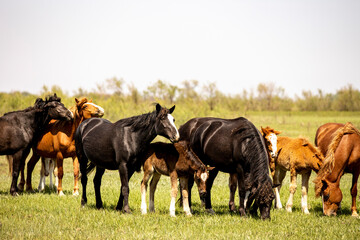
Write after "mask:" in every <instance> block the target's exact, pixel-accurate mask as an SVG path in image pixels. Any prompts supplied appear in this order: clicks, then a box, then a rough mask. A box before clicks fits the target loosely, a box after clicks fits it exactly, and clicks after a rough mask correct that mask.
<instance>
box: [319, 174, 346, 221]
mask: <svg viewBox="0 0 360 240" xmlns="http://www.w3.org/2000/svg"><path fill="white" fill-rule="evenodd" d="M314 182H315V195H316V197H319V196H321V197H322V205H323V213H324V215H326V216H336V212H337V210H338V209H339V208H340V203H341V201H342V197H343V195H342V192H341V189H340V186H339V182H338V181H337V182H335V183H332V182H330V181H328V180H327V179H326V178H323V179H321V180H318V179H315V180H314Z"/></svg>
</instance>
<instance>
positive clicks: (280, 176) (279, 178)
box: [274, 168, 286, 209]
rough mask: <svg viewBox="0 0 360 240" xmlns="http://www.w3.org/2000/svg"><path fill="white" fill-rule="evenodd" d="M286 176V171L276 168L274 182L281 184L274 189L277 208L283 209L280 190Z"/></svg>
mask: <svg viewBox="0 0 360 240" xmlns="http://www.w3.org/2000/svg"><path fill="white" fill-rule="evenodd" d="M285 176H286V171H284V170H282V169H280V168H276V170H275V174H274V184H280V185H279V186H278V187H276V188H275V189H274V192H275V207H276V208H277V209H282V204H281V199H280V190H281V186H282V182H283V180H284V178H285Z"/></svg>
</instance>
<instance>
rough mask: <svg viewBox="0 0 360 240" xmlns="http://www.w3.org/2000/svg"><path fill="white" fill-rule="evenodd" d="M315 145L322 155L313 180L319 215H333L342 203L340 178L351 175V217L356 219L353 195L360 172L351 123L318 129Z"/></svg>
mask: <svg viewBox="0 0 360 240" xmlns="http://www.w3.org/2000/svg"><path fill="white" fill-rule="evenodd" d="M315 144H316V145H317V146H319V148H320V149H321V152H322V153H323V154H326V155H325V160H324V164H323V165H322V167H321V169H320V171H319V173H318V175H317V177H316V179H315V180H314V183H315V194H316V197H320V196H322V204H323V213H324V214H325V215H327V216H331V215H336V212H337V210H338V209H339V207H340V203H341V200H342V192H341V189H340V179H341V177H342V175H343V174H344V173H351V174H352V175H353V179H352V186H351V189H350V192H351V197H352V204H351V216H354V217H358V216H359V215H358V213H357V209H356V195H357V181H358V178H359V173H360V132H359V130H358V129H356V128H355V127H354V126H353V125H352V124H351V123H346V124H345V125H344V124H339V123H327V124H324V125H322V126H320V127H319V128H318V130H317V132H316V136H315Z"/></svg>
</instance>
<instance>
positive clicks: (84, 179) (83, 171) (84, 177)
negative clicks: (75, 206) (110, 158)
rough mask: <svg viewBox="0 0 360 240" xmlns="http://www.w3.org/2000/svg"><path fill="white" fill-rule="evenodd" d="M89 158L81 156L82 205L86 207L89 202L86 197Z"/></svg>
mask: <svg viewBox="0 0 360 240" xmlns="http://www.w3.org/2000/svg"><path fill="white" fill-rule="evenodd" d="M87 163H88V159H87V158H86V157H85V155H83V156H82V157H79V164H80V173H81V185H82V197H81V206H82V207H84V206H85V204H86V203H87V197H86V185H87V181H88V177H87V173H86V168H87Z"/></svg>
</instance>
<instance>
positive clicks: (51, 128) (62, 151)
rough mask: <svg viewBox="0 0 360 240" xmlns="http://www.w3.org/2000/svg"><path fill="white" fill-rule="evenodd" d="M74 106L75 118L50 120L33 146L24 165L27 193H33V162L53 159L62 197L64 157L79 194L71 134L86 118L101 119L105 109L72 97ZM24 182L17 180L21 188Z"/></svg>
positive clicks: (77, 166) (74, 192) (74, 191)
mask: <svg viewBox="0 0 360 240" xmlns="http://www.w3.org/2000/svg"><path fill="white" fill-rule="evenodd" d="M75 103H76V104H75V106H73V107H71V108H70V111H71V112H72V113H73V115H74V119H73V121H62V120H53V121H51V122H50V123H49V124H48V125H47V126H46V128H45V129H44V131H43V132H42V134H41V136H40V137H39V140H38V141H37V143H35V146H34V147H33V155H32V156H31V158H30V160H29V162H28V163H27V176H26V190H27V191H33V189H32V184H31V175H32V171H33V170H34V167H35V165H36V163H37V162H38V161H39V159H40V157H46V158H53V159H56V166H57V173H58V174H57V177H58V185H57V193H58V195H59V196H63V195H64V193H63V191H62V178H63V175H64V171H63V160H64V158H68V157H71V158H72V159H73V166H74V190H73V195H75V196H77V195H79V186H78V178H79V161H78V160H77V158H76V152H75V140H74V134H75V131H76V129H77V127H78V126H79V125H80V123H82V122H83V121H84V120H85V119H88V118H92V117H102V116H103V115H104V109H103V108H102V107H100V106H98V105H96V104H94V103H93V102H92V100H88V99H87V98H85V97H83V98H80V99H77V98H75ZM24 182H25V181H24V180H23V181H20V184H19V185H21V188H23V186H24Z"/></svg>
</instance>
